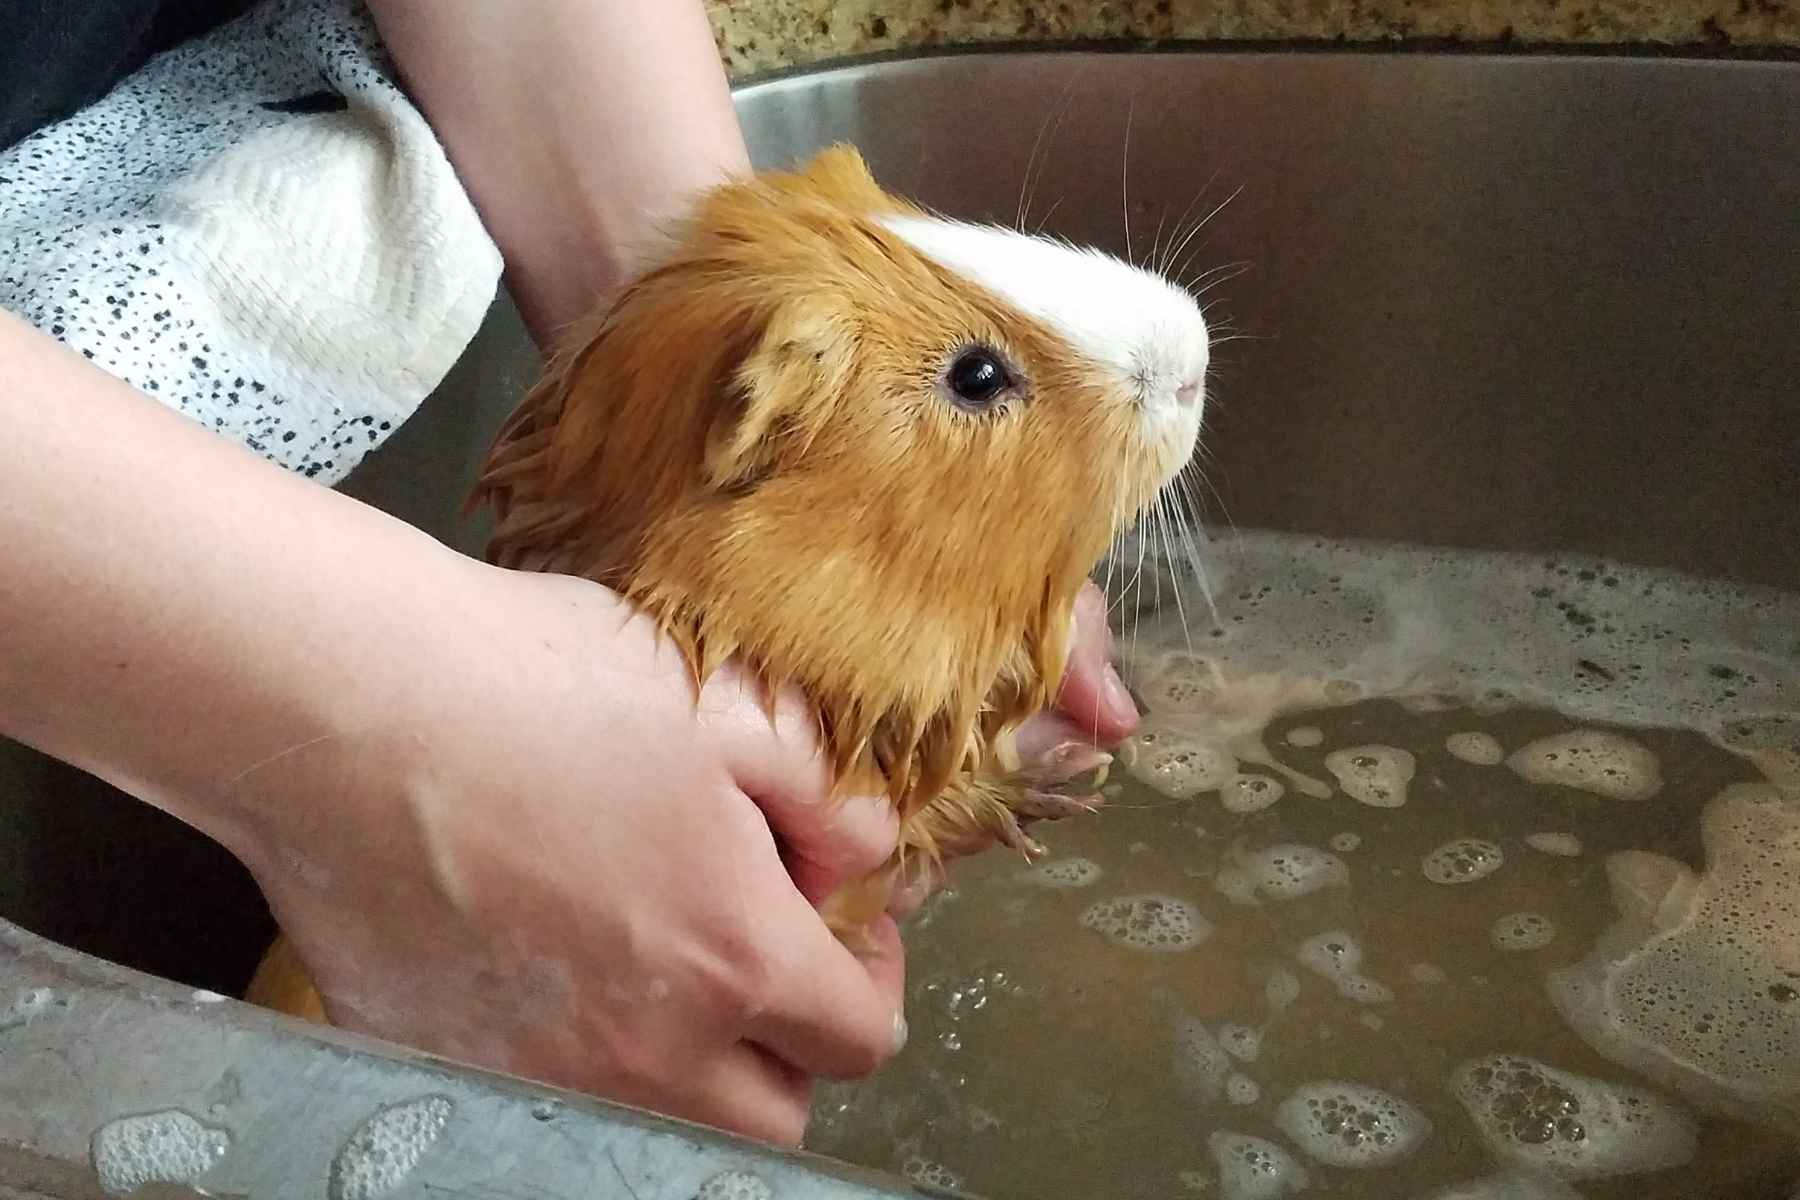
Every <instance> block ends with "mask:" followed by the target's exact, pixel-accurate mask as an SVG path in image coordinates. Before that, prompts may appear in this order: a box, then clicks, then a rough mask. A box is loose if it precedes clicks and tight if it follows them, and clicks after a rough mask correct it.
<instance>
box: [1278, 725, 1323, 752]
mask: <svg viewBox="0 0 1800 1200" xmlns="http://www.w3.org/2000/svg"><path fill="white" fill-rule="evenodd" d="M1324 741H1325V731H1324V730H1322V729H1319V728H1317V727H1316V726H1313V725H1296V726H1294V727H1293V728H1292V729H1290V730H1288V731H1287V744H1288V745H1290V746H1299V747H1300V748H1302V749H1306V748H1309V747H1312V746H1317V745H1321V744H1323V742H1324Z"/></svg>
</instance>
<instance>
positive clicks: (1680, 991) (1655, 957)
mask: <svg viewBox="0 0 1800 1200" xmlns="http://www.w3.org/2000/svg"><path fill="white" fill-rule="evenodd" d="M1701 836H1702V840H1703V842H1704V844H1705V847H1706V862H1707V867H1706V872H1705V873H1704V874H1703V875H1698V876H1697V875H1695V874H1694V872H1692V871H1691V870H1689V869H1688V867H1687V866H1686V865H1684V864H1682V863H1680V862H1677V861H1675V860H1674V859H1670V858H1666V857H1664V856H1662V855H1657V854H1649V853H1644V852H1641V851H1634V852H1627V853H1620V854H1615V855H1612V856H1610V857H1609V858H1608V859H1607V863H1606V867H1607V876H1608V880H1609V882H1610V884H1611V887H1612V894H1613V903H1614V905H1615V907H1616V908H1617V909H1618V911H1619V920H1618V922H1617V923H1616V924H1615V925H1613V926H1612V927H1611V928H1610V929H1609V930H1608V931H1607V932H1606V933H1605V934H1604V935H1602V936H1601V937H1600V938H1599V939H1598V940H1597V941H1596V942H1595V943H1594V946H1593V949H1592V950H1591V951H1590V952H1589V953H1588V954H1587V956H1586V957H1585V958H1583V959H1582V960H1581V961H1580V962H1578V963H1576V964H1574V965H1572V966H1570V967H1568V968H1565V969H1563V970H1560V971H1558V972H1556V973H1554V974H1553V975H1551V977H1550V983H1549V990H1550V996H1551V999H1552V1001H1553V1002H1554V1003H1555V1004H1556V1006H1557V1008H1558V1009H1559V1010H1560V1011H1561V1012H1562V1014H1563V1016H1564V1018H1565V1019H1566V1020H1568V1022H1569V1024H1570V1025H1571V1027H1573V1028H1574V1029H1575V1030H1576V1032H1577V1033H1579V1034H1581V1036H1582V1037H1583V1038H1584V1039H1585V1040H1586V1041H1588V1042H1589V1043H1590V1044H1591V1045H1592V1046H1593V1047H1594V1048H1595V1049H1596V1050H1598V1051H1599V1052H1600V1053H1601V1054H1604V1055H1606V1056H1607V1057H1608V1058H1611V1059H1612V1060H1613V1061H1615V1062H1618V1063H1620V1064H1621V1065H1624V1066H1627V1067H1630V1068H1631V1069H1633V1070H1637V1071H1641V1072H1643V1073H1644V1074H1646V1075H1648V1076H1649V1077H1650V1078H1652V1079H1654V1080H1657V1081H1658V1082H1660V1083H1662V1084H1664V1085H1665V1086H1668V1087H1671V1088H1673V1089H1675V1090H1677V1091H1679V1092H1681V1093H1682V1094H1683V1095H1684V1096H1686V1097H1687V1098H1688V1099H1689V1100H1690V1101H1692V1102H1693V1103H1696V1104H1700V1105H1703V1106H1706V1107H1709V1108H1712V1109H1714V1110H1716V1111H1721V1112H1724V1113H1727V1114H1730V1115H1733V1116H1737V1117H1740V1118H1742V1119H1748V1120H1754V1121H1758V1122H1761V1123H1765V1124H1770V1125H1773V1126H1775V1127H1777V1128H1781V1129H1783V1130H1785V1131H1787V1132H1789V1133H1800V937H1797V936H1796V930H1800V796H1792V795H1784V794H1783V793H1782V792H1780V791H1779V790H1777V789H1776V788H1775V787H1773V786H1772V785H1767V784H1762V785H1758V784H1735V785H1732V786H1731V787H1728V788H1726V789H1725V790H1724V791H1723V792H1721V793H1720V794H1719V795H1718V796H1717V797H1715V798H1714V799H1713V800H1712V801H1711V802H1710V803H1709V804H1708V805H1707V807H1706V809H1705V811H1704V813H1703V814H1702V817H1701Z"/></svg>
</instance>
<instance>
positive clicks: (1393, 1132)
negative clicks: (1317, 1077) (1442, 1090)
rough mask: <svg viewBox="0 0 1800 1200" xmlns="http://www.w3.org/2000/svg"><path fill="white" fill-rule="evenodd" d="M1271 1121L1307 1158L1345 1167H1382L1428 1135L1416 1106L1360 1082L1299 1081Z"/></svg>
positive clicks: (1429, 1125) (1401, 1155) (1406, 1152)
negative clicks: (1299, 1083)
mask: <svg viewBox="0 0 1800 1200" xmlns="http://www.w3.org/2000/svg"><path fill="white" fill-rule="evenodd" d="M1275 1125H1276V1127H1277V1128H1278V1129H1280V1130H1281V1132H1283V1133H1285V1134H1286V1135H1287V1136H1288V1137H1289V1138H1291V1139H1292V1140H1293V1141H1294V1142H1295V1144H1297V1145H1298V1146H1299V1147H1300V1150H1301V1152H1302V1153H1304V1154H1306V1155H1307V1156H1308V1157H1310V1158H1313V1159H1316V1160H1317V1161H1319V1162H1322V1163H1325V1164H1326V1165H1327V1166H1333V1167H1343V1168H1348V1169H1353V1170H1354V1169H1362V1168H1368V1167H1387V1166H1392V1165H1393V1164H1394V1163H1396V1162H1399V1161H1400V1160H1401V1159H1403V1158H1405V1157H1407V1156H1408V1155H1410V1154H1412V1153H1413V1152H1414V1151H1415V1150H1417V1149H1418V1148H1419V1147H1420V1146H1421V1145H1423V1144H1424V1142H1425V1140H1426V1139H1427V1138H1428V1137H1430V1136H1431V1122H1430V1121H1429V1120H1428V1119H1427V1118H1426V1116H1425V1114H1424V1113H1423V1112H1421V1111H1420V1110H1419V1109H1418V1108H1416V1107H1415V1106H1413V1105H1412V1104H1410V1103H1408V1102H1407V1101H1405V1100H1403V1099H1401V1098H1400V1097H1398V1096H1395V1095H1392V1094H1391V1093H1388V1092H1384V1091H1382V1090H1381V1089H1379V1088H1374V1087H1370V1086H1368V1085H1367V1084H1361V1083H1345V1082H1343V1081H1341V1080H1323V1081H1320V1082H1315V1083H1306V1084H1302V1085H1301V1086H1300V1087H1298V1088H1296V1089H1294V1092H1293V1094H1292V1095H1290V1096H1289V1097H1288V1098H1287V1099H1286V1100H1283V1101H1282V1102H1281V1105H1280V1107H1279V1108H1277V1109H1276V1110H1275Z"/></svg>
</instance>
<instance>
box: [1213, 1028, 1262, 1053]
mask: <svg viewBox="0 0 1800 1200" xmlns="http://www.w3.org/2000/svg"><path fill="white" fill-rule="evenodd" d="M1262 1040H1263V1035H1262V1030H1260V1029H1258V1028H1257V1027H1256V1026H1254V1025H1244V1024H1241V1023H1239V1022H1236V1021H1227V1022H1226V1023H1225V1024H1223V1025H1221V1026H1219V1047H1220V1049H1222V1050H1224V1051H1225V1053H1227V1054H1229V1055H1231V1057H1233V1058H1235V1059H1237V1060H1238V1061H1239V1062H1255V1061H1256V1059H1257V1056H1258V1055H1260V1054H1261V1053H1262Z"/></svg>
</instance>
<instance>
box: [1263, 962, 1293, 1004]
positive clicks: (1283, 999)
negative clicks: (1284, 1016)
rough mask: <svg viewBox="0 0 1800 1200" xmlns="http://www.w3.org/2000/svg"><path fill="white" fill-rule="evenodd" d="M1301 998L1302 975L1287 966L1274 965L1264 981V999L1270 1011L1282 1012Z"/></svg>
mask: <svg viewBox="0 0 1800 1200" xmlns="http://www.w3.org/2000/svg"><path fill="white" fill-rule="evenodd" d="M1299 998H1300V977H1299V976H1298V975H1296V974H1294V973H1293V972H1292V971H1290V970H1288V969H1287V968H1286V967H1273V968H1271V969H1270V971H1269V977H1268V978H1267V979H1266V980H1264V981H1263V999H1264V1001H1266V1002H1267V1003H1268V1006H1269V1011H1270V1012H1281V1011H1283V1010H1285V1009H1287V1008H1288V1007H1290V1006H1291V1005H1292V1004H1293V1003H1294V1001H1296V1000H1298V999H1299Z"/></svg>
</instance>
